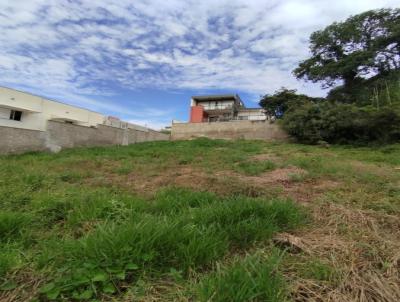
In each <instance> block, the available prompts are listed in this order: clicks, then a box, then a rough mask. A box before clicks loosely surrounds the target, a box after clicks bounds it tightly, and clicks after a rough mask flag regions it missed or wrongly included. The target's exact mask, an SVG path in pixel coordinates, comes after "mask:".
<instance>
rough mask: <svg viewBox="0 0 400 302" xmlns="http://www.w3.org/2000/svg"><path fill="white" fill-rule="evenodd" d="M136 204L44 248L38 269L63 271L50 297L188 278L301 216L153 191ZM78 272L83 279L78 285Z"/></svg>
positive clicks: (275, 206)
mask: <svg viewBox="0 0 400 302" xmlns="http://www.w3.org/2000/svg"><path fill="white" fill-rule="evenodd" d="M137 202H138V203H139V204H140V206H137V207H136V206H132V207H131V208H130V209H129V210H128V211H127V212H128V213H130V214H129V215H127V216H126V217H120V219H119V220H118V221H113V220H107V221H106V222H104V223H101V224H99V225H98V226H97V227H96V229H95V230H93V231H92V232H90V233H88V234H87V235H85V236H83V237H81V238H79V239H66V240H64V241H62V242H58V243H57V241H49V242H47V244H44V246H43V248H42V249H43V250H46V251H47V252H46V253H44V254H43V255H42V258H41V261H40V264H41V265H42V266H43V267H46V266H47V265H48V264H50V265H54V266H56V267H63V269H62V272H63V273H61V274H56V275H55V276H53V282H52V283H54V284H55V286H54V287H51V290H54V289H57V290H58V291H59V292H58V293H56V294H57V296H58V295H59V296H64V297H70V295H71V292H74V291H78V292H82V293H83V292H86V293H87V291H88V290H92V294H93V295H97V294H96V293H97V292H102V287H103V286H105V285H104V283H107V284H109V283H110V282H111V283H112V284H114V285H117V287H118V286H119V284H120V282H121V280H137V279H138V278H140V276H143V275H144V274H145V275H153V276H158V275H160V274H163V273H167V272H169V271H170V270H171V269H174V270H176V271H180V272H182V273H183V275H188V274H189V273H190V272H191V271H193V270H197V269H206V268H209V267H211V266H212V264H213V263H214V262H215V261H217V260H219V259H222V258H223V256H224V255H225V254H226V253H227V252H228V251H229V250H230V248H232V247H236V248H238V247H239V248H244V247H246V246H249V245H251V244H253V243H255V242H257V241H263V240H267V239H268V238H270V237H271V236H272V234H273V233H274V232H276V231H280V230H288V229H291V228H293V227H295V226H297V225H299V224H300V223H301V220H302V219H303V214H302V213H301V211H300V210H299V208H298V207H297V206H296V205H295V204H294V203H292V202H289V201H284V200H272V201H266V200H261V199H251V198H223V199H221V198H219V197H217V196H216V195H213V194H210V193H201V192H192V191H188V190H183V189H180V188H170V189H167V190H163V191H161V192H159V193H158V194H156V196H155V199H154V200H152V201H149V206H148V207H143V204H142V203H141V202H139V201H137ZM133 203H135V202H134V201H133ZM168 205H170V208H169V207H168ZM99 274H100V275H102V276H104V278H102V280H103V279H104V280H103V281H102V282H103V283H100V284H99V281H96V280H94V279H96V276H98V275H99ZM77 275H80V276H85V278H84V279H82V280H80V281H79V280H78V281H77V280H76V279H77V277H76V276H77ZM78 279H79V278H78ZM50 293H51V294H54V293H53V292H52V291H50Z"/></svg>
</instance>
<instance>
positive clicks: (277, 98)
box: [259, 87, 322, 118]
mask: <svg viewBox="0 0 400 302" xmlns="http://www.w3.org/2000/svg"><path fill="white" fill-rule="evenodd" d="M320 100H322V98H313V97H309V96H307V95H305V94H297V91H296V90H295V89H287V88H285V87H282V88H281V89H279V90H277V91H275V92H274V94H272V95H270V94H266V95H264V96H262V97H261V99H260V102H259V105H260V106H261V107H263V108H264V109H265V111H266V112H267V114H268V115H270V116H274V117H277V118H280V117H282V116H283V114H284V113H285V112H286V111H287V110H288V109H289V108H290V107H292V106H300V105H303V104H305V103H307V102H315V101H320Z"/></svg>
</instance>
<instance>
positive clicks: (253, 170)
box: [235, 160, 276, 175]
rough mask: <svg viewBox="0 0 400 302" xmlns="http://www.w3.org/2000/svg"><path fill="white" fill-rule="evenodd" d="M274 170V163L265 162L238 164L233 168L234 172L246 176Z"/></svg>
mask: <svg viewBox="0 0 400 302" xmlns="http://www.w3.org/2000/svg"><path fill="white" fill-rule="evenodd" d="M275 168H276V165H275V163H274V162H272V161H270V160H266V161H245V162H240V163H239V164H238V165H236V166H235V169H236V171H238V172H240V173H244V174H247V175H259V174H261V173H263V172H266V171H271V170H273V169H275Z"/></svg>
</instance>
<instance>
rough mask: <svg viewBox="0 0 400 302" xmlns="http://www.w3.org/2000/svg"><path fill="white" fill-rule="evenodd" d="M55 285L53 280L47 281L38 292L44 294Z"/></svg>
mask: <svg viewBox="0 0 400 302" xmlns="http://www.w3.org/2000/svg"><path fill="white" fill-rule="evenodd" d="M55 286H56V285H55V284H54V283H53V282H50V283H47V284H45V285H44V286H42V288H41V289H40V290H39V292H40V293H42V294H45V293H48V292H49V291H51V290H52V289H53V288H54V287H55Z"/></svg>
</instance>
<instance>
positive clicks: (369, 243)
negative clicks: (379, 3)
mask: <svg viewBox="0 0 400 302" xmlns="http://www.w3.org/2000/svg"><path fill="white" fill-rule="evenodd" d="M49 300H56V301H78V300H83V301H400V145H391V146H384V147H374V148H372V147H371V148H366V147H364V148H355V147H329V148H324V147H318V146H305V145H297V144H286V143H267V142H261V141H241V140H239V141H223V140H208V139H197V140H193V141H176V142H152V143H141V144H136V145H131V146H126V147H104V148H85V149H74V150H66V151H62V152H61V153H58V154H47V153H34V154H24V155H14V156H2V157H0V301H49Z"/></svg>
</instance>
